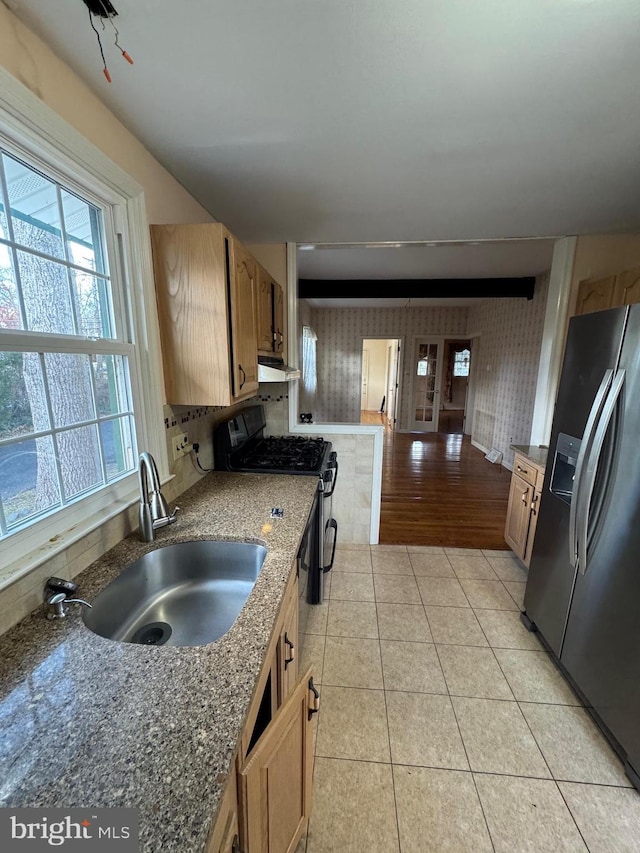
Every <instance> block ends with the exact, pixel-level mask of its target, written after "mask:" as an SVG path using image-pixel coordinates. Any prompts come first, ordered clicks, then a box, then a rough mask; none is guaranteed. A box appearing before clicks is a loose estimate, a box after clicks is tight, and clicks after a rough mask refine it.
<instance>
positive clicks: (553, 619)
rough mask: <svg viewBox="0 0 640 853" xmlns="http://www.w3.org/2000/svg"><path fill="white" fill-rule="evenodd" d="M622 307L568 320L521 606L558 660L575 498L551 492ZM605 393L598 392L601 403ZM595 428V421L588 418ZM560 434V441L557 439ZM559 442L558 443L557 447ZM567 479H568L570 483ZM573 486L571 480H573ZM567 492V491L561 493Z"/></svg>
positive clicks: (621, 321)
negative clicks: (555, 473)
mask: <svg viewBox="0 0 640 853" xmlns="http://www.w3.org/2000/svg"><path fill="white" fill-rule="evenodd" d="M626 313H627V309H626V308H614V309H612V310H610V311H599V312H597V313H594V314H585V315H584V316H582V317H574V318H572V320H571V322H570V324H569V333H568V336H567V346H566V353H565V359H564V364H563V367H562V374H561V377H560V385H559V389H558V400H557V402H556V409H555V415H554V419H553V427H552V431H551V440H550V442H549V456H548V460H547V467H546V471H545V481H544V487H543V491H542V495H541V498H540V508H539V510H538V513H539V514H538V526H537V528H536V538H535V542H534V545H533V553H532V556H531V563H530V567H529V576H528V579H527V587H526V591H525V597H524V607H525V611H526V613H527V616H528V617H529V619H530V620H531V621H532V622H534V623H535V624H536V626H537V628H538V630H539V631H540V632H541V633H542V635H543V636H544V638H545V640H546V641H547V643H548V644H549V645H550V647H551V648H552V649H553V651H554V652H555V653H556V654H557V655H558V656H559V655H560V651H561V649H562V641H563V638H564V631H565V626H566V621H567V616H568V611H569V605H570V603H571V595H572V592H573V585H574V582H575V577H576V568H575V566H574V565H572V562H571V560H570V536H569V532H570V519H571V504H572V503H573V500H574V496H573V495H571V496H568V495H567V494H566V493H565V494H563V495H562V496H560V495H559V494H558V493H557V492H558V490H557V489H556V493H554V491H552V489H551V488H550V486H551V483H552V475H553V472H554V468H555V470H557V466H556V465H555V464H554V463H555V461H556V453H558V454H559V455H558V465H560V464H566V459H568V458H569V456H567V453H566V451H567V448H566V444H567V437H569V438H571V437H574V438H576V439H578V440H579V441H580V442H581V445H582V446H581V448H580V449H581V450H582V449H583V448H584V452H587V451H588V444H589V442H588V441H586V442H585V441H582V439H583V437H584V432H585V427H586V425H587V421H588V420H589V415H590V413H591V411H592V408H593V407H594V401H595V400H596V398H597V397H598V392H599V390H600V391H604V390H606V389H605V384H603V380H605V377H606V376H607V371H610V372H609V373H608V376H609V381H610V380H611V378H612V376H613V371H614V370H615V368H616V366H617V362H618V357H619V354H620V347H621V345H622V336H623V333H624V325H625V318H626ZM605 397H606V395H605V394H604V393H603V394H602V401H603V402H604V399H605ZM592 422H593V424H594V425H595V424H596V423H597V420H596V419H595V417H594V418H592ZM561 435H562V436H563V437H561ZM559 440H560V444H559V443H558V442H559ZM570 484H571V478H569V485H570ZM573 486H574V488H575V481H574V482H573ZM565 491H566V490H565Z"/></svg>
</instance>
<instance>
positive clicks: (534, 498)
mask: <svg viewBox="0 0 640 853" xmlns="http://www.w3.org/2000/svg"><path fill="white" fill-rule="evenodd" d="M541 488H542V487H541ZM541 497H542V492H541V491H540V490H538V489H534V492H533V494H532V495H531V518H530V521H529V532H528V534H527V547H526V548H525V552H524V557H523V558H522V562H523V563H524V564H525V566H526V567H527V568H529V563H530V562H531V552H532V551H533V540H534V539H535V538H536V527H537V526H538V513H539V512H540V498H541Z"/></svg>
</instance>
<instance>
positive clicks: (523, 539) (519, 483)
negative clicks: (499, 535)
mask: <svg viewBox="0 0 640 853" xmlns="http://www.w3.org/2000/svg"><path fill="white" fill-rule="evenodd" d="M532 495H533V486H531V485H530V484H529V483H527V482H525V480H523V479H522V477H519V476H518V475H517V474H513V475H512V477H511V488H510V490H509V503H508V505H507V521H506V524H505V528H504V538H505V542H506V543H507V545H509V547H510V548H511V549H512V550H513V551H514V553H515V554H517V556H518V557H520V559H522V558H523V557H524V554H525V551H526V548H527V537H528V535H529V521H530V517H531V513H530V505H531V497H532Z"/></svg>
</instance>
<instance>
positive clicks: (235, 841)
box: [231, 835, 242, 853]
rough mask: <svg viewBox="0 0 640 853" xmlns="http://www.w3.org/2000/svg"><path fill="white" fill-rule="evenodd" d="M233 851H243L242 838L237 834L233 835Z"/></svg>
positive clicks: (236, 852) (233, 852)
mask: <svg viewBox="0 0 640 853" xmlns="http://www.w3.org/2000/svg"><path fill="white" fill-rule="evenodd" d="M231 853H242V847H240V839H239V838H238V836H237V835H234V836H233V841H232V842H231Z"/></svg>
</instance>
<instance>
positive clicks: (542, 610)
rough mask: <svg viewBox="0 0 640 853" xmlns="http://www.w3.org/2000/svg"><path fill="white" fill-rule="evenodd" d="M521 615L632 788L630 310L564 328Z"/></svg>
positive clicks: (639, 353) (634, 541)
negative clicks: (593, 719)
mask: <svg viewBox="0 0 640 853" xmlns="http://www.w3.org/2000/svg"><path fill="white" fill-rule="evenodd" d="M524 607H525V613H524V615H523V619H524V621H525V623H526V622H527V620H529V621H530V622H531V623H533V625H534V626H535V627H536V628H537V629H538V630H539V631H540V633H541V634H542V636H543V638H544V640H545V641H546V643H547V644H548V646H549V647H550V648H551V649H552V651H553V652H554V653H555V655H556V656H557V658H558V659H559V661H560V663H561V665H562V666H563V667H564V669H565V670H566V671H567V673H568V674H569V676H570V677H571V678H572V679H573V681H574V682H575V684H576V686H577V687H578V689H579V691H580V692H581V693H582V695H583V698H584V699H585V700H586V702H587V705H588V706H589V707H590V708H591V709H592V710H593V711H594V712H595V714H596V716H597V717H598V718H599V720H600V722H601V723H603V724H604V727H605V729H606V730H608V731H607V733H608V734H609V736H610V737H611V738H612V741H613V743H614V746H615V747H616V748H617V750H618V751H619V753H620V754H621V756H622V757H623V760H624V761H625V765H626V769H627V773H628V775H629V777H630V779H631V780H632V781H633V783H634V784H635V785H636V787H638V788H639V789H640V305H633V306H630V307H627V308H614V309H611V310H609V311H600V312H597V313H594V314H586V315H584V316H582V317H574V318H572V320H571V322H570V324H569V333H568V338H567V347H566V353H565V359H564V364H563V368H562V374H561V378H560V386H559V390H558V400H557V403H556V409H555V414H554V420H553V428H552V432H551V439H550V442H549V456H548V460H547V468H546V473H545V482H544V489H543V493H542V498H541V501H540V510H539V516H538V526H537V530H536V538H535V543H534V547H533V554H532V557H531V564H530V569H529V577H528V580H527V587H526V591H525V597H524Z"/></svg>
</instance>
